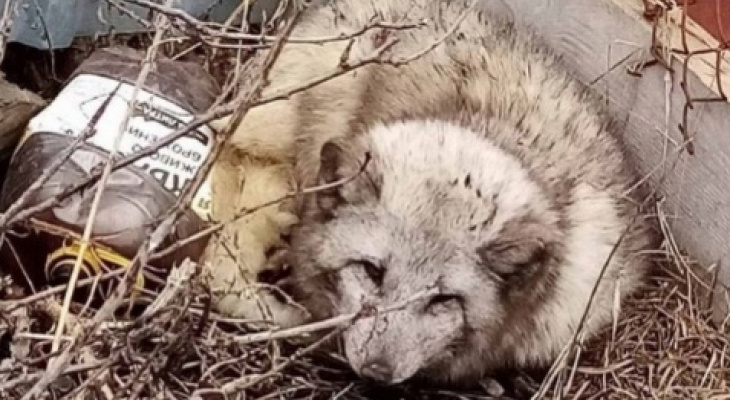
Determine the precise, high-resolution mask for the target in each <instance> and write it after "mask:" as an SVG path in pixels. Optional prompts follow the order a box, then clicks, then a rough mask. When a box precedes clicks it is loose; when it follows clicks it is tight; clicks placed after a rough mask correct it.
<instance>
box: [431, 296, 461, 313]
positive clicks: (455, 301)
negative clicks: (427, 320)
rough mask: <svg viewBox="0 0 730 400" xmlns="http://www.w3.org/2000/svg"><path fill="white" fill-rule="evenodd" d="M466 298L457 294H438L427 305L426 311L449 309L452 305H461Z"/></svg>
mask: <svg viewBox="0 0 730 400" xmlns="http://www.w3.org/2000/svg"><path fill="white" fill-rule="evenodd" d="M463 301H464V298H463V297H461V296H459V295H456V294H437V295H435V296H433V297H431V299H430V300H429V301H428V303H427V304H426V311H431V312H432V311H436V310H437V309H438V308H440V307H444V308H445V307H449V306H451V305H460V304H462V303H463Z"/></svg>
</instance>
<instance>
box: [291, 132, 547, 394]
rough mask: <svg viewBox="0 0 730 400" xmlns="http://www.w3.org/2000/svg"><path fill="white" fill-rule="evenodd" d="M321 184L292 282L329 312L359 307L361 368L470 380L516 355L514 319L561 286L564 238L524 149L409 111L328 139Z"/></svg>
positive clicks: (351, 341)
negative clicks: (515, 150) (511, 150)
mask: <svg viewBox="0 0 730 400" xmlns="http://www.w3.org/2000/svg"><path fill="white" fill-rule="evenodd" d="M366 154H367V156H366ZM368 157H369V158H368ZM366 160H367V164H365V165H364V166H363V163H364V162H365V161H366ZM351 177H353V178H352V179H349V178H351ZM343 181H345V183H342V184H340V185H333V184H334V183H337V182H340V183H341V182H343ZM318 183H319V184H320V185H330V187H329V189H327V190H323V191H319V192H317V193H316V194H314V195H312V196H311V197H310V199H309V201H308V203H307V205H306V206H305V210H304V212H303V219H302V223H301V224H300V225H299V226H297V227H296V228H295V229H294V231H293V234H292V250H291V254H290V256H291V263H292V266H293V268H292V272H293V273H294V275H293V277H292V278H291V279H292V282H295V284H294V285H291V287H292V291H293V292H294V293H296V294H295V298H296V299H298V300H300V301H301V302H302V303H303V304H305V305H306V306H307V307H308V308H309V309H310V310H312V312H313V314H314V315H315V316H317V318H325V317H329V316H333V315H337V314H348V313H360V315H361V316H360V317H358V318H357V319H356V320H355V321H354V323H353V324H352V325H351V326H349V327H348V328H347V329H346V330H345V331H344V333H343V336H342V339H343V343H344V348H345V354H346V356H347V359H348V361H349V363H350V364H351V366H352V368H353V369H354V371H355V372H357V373H358V374H360V375H361V376H363V377H367V378H370V379H373V380H376V381H379V382H381V383H386V384H396V383H399V382H402V381H404V380H407V379H409V378H412V377H415V376H418V375H422V374H425V375H435V376H441V377H443V378H444V379H445V380H447V381H458V380H462V379H463V378H465V377H464V376H463V374H465V373H466V371H473V370H474V369H475V368H478V365H472V364H479V365H489V362H485V361H484V360H488V359H492V360H494V361H493V362H492V364H498V363H500V362H502V361H501V360H503V359H504V358H505V357H507V356H506V355H505V354H509V352H508V350H507V349H506V346H508V345H509V344H507V342H506V340H507V339H505V338H506V336H505V331H506V330H510V329H512V327H511V326H510V325H511V324H513V323H516V322H517V320H515V318H517V319H519V320H520V321H525V320H529V315H531V314H532V313H533V312H534V309H531V308H530V307H538V306H539V304H540V302H541V301H542V300H541V299H543V298H544V297H545V296H548V295H549V289H550V287H549V286H550V285H549V284H548V283H546V282H550V281H551V274H553V273H554V272H553V271H554V268H552V267H553V266H554V265H555V264H556V263H558V262H559V261H558V257H559V256H558V254H559V251H558V250H559V249H558V248H559V243H561V237H560V230H559V229H558V217H557V213H556V212H555V211H553V210H552V207H551V205H550V203H549V202H548V200H547V198H546V196H545V195H544V194H543V192H542V191H541V187H540V186H539V185H538V184H537V183H536V182H535V181H534V180H533V179H532V178H531V177H530V175H529V173H528V171H527V170H526V169H525V168H524V167H523V166H522V165H521V164H520V162H519V161H518V159H516V158H514V157H512V156H511V155H509V154H508V153H506V152H504V151H502V150H500V149H499V148H498V147H496V146H495V145H493V144H491V143H490V142H488V141H487V140H485V139H484V135H483V134H476V133H474V132H472V131H470V130H467V129H465V128H462V127H459V126H456V125H452V124H449V123H444V122H404V123H396V124H392V125H388V126H380V127H376V128H374V129H372V130H371V131H369V132H368V133H367V134H364V135H362V136H359V137H357V138H351V139H349V141H347V142H345V141H341V142H337V141H329V142H327V143H325V144H324V145H323V147H322V150H321V157H320V165H319V172H318ZM525 298H527V299H528V300H525ZM523 308H524V309H523ZM376 309H380V311H376ZM522 326H524V323H523V325H522ZM515 329H517V327H515ZM525 334H529V332H527V333H525ZM476 359H479V360H480V361H479V362H477V363H474V362H473V361H472V360H476Z"/></svg>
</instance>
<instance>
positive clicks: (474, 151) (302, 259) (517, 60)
mask: <svg viewBox="0 0 730 400" xmlns="http://www.w3.org/2000/svg"><path fill="white" fill-rule="evenodd" d="M467 11H469V10H468V9H467V4H466V2H463V1H448V2H446V1H443V2H442V1H434V0H379V1H375V0H334V1H331V2H330V4H329V5H326V6H320V7H311V8H309V9H308V10H307V11H306V12H305V14H304V15H303V16H302V17H301V19H300V21H299V23H298V24H297V26H296V28H295V29H294V31H293V33H292V37H320V38H323V37H330V38H332V37H337V36H338V35H340V34H343V33H344V34H346V33H348V32H355V31H358V30H360V29H361V28H362V27H363V26H364V25H366V24H371V25H372V24H373V21H376V20H379V21H384V22H386V23H387V24H390V25H397V24H399V23H405V22H410V23H418V22H422V23H423V25H422V26H420V27H417V28H414V29H398V30H394V29H389V28H388V27H387V26H386V25H387V24H381V25H380V26H379V27H375V28H372V29H368V30H366V31H365V33H364V34H363V35H361V36H360V37H358V38H357V39H356V40H354V41H350V40H334V41H327V42H325V43H314V44H313V43H309V44H307V43H289V44H287V45H286V46H285V47H284V49H283V51H282V53H281V55H280V56H279V58H278V59H277V61H276V63H275V65H274V67H273V69H272V71H271V74H270V79H271V82H272V84H271V85H270V86H269V87H268V88H267V89H266V90H265V91H264V97H266V96H267V94H270V93H273V92H276V91H277V90H282V88H287V87H295V86H297V85H300V84H302V83H303V82H307V81H311V80H312V79H314V78H316V77H318V76H323V75H325V74H327V73H329V72H330V71H334V70H335V69H336V68H338V66H339V65H340V63H342V62H343V59H349V60H357V59H362V58H363V57H368V56H370V55H372V54H379V53H382V54H381V58H383V59H387V60H404V59H407V58H408V57H411V58H412V59H413V60H412V61H409V62H406V63H398V64H399V65H394V63H393V62H382V63H370V64H368V65H366V66H364V67H362V68H359V69H357V70H356V71H353V72H349V73H346V74H343V75H341V76H339V77H337V78H334V79H332V80H329V81H327V82H326V83H323V84H320V85H317V86H314V87H312V88H310V89H307V90H305V91H303V92H300V93H297V94H294V95H292V96H290V97H289V98H288V99H286V100H282V101H276V102H272V103H269V104H267V105H264V106H261V107H258V108H255V109H252V110H251V111H250V112H249V113H248V114H247V116H246V117H245V118H244V120H243V122H242V124H241V125H240V126H238V127H237V130H236V132H235V134H234V136H233V138H232V141H231V144H232V147H233V148H235V151H238V152H241V154H253V155H255V156H256V157H259V159H261V160H271V161H267V162H268V163H269V164H266V165H267V166H266V167H264V166H263V165H265V164H259V166H258V167H257V166H255V165H254V166H251V165H249V166H248V170H247V171H248V172H246V171H244V172H243V173H240V174H239V173H237V172H232V171H234V170H236V168H239V167H240V165H239V164H237V160H238V159H239V158H236V157H233V156H231V157H230V158H229V159H228V161H226V162H228V164H221V166H220V167H219V169H218V171H217V172H216V174H217V176H218V177H219V178H218V179H219V181H220V182H227V183H225V184H223V185H224V189H223V190H224V192H223V193H225V194H226V195H223V196H222V197H220V196H219V198H218V199H217V201H218V203H217V204H218V208H219V209H220V210H221V212H222V213H229V212H230V210H229V211H226V208H227V207H228V209H230V207H234V206H235V204H234V203H235V202H231V201H229V199H228V198H227V197H226V196H227V195H229V194H230V193H235V192H238V191H240V187H239V186H237V185H238V183H237V182H238V181H242V180H243V179H242V178H243V177H246V176H248V174H250V175H251V176H255V175H257V174H263V175H266V174H264V173H263V172H262V171H263V170H265V168H274V166H276V168H279V169H278V170H277V173H276V174H274V173H272V174H271V178H270V180H267V181H266V182H267V183H266V185H272V187H275V190H277V191H279V192H281V193H284V192H286V191H287V190H291V189H292V188H293V187H294V186H295V185H299V186H301V187H311V186H314V185H318V184H327V183H333V182H335V181H340V180H347V179H348V177H351V178H352V179H350V180H349V181H348V182H346V183H344V184H341V185H333V186H334V187H331V188H330V189H328V190H325V191H320V192H317V193H315V194H312V195H307V196H303V197H302V201H301V202H298V203H297V204H296V207H294V205H293V204H286V205H284V206H282V207H283V208H277V207H271V208H269V209H268V210H264V212H262V213H260V214H258V216H252V220H253V221H255V223H250V224H249V225H246V224H240V225H238V226H232V227H230V228H229V233H230V235H231V236H235V235H238V236H239V237H255V236H256V235H257V234H258V232H257V231H255V230H254V227H255V228H256V229H259V228H260V227H261V226H266V227H265V228H263V231H265V232H266V235H269V236H271V237H270V238H267V239H266V240H268V241H269V242H268V243H275V244H276V243H278V242H279V238H278V234H277V233H287V234H288V233H291V244H290V248H289V249H288V250H287V251H286V253H285V254H286V256H285V257H284V259H285V260H286V262H287V264H288V265H290V272H291V275H290V276H289V277H287V278H286V279H285V280H284V281H283V282H282V283H281V285H280V286H281V287H282V288H285V289H286V291H287V293H288V294H289V295H290V296H291V297H292V298H293V300H295V301H297V302H298V303H299V304H301V305H302V306H304V310H302V309H300V308H297V307H294V306H290V305H284V304H283V303H281V302H278V301H277V300H276V297H275V296H273V295H271V294H269V295H267V296H268V297H267V298H266V299H267V300H266V301H265V304H266V305H267V306H268V308H270V309H271V310H272V313H273V315H274V320H275V321H276V322H278V323H279V324H280V325H293V324H298V323H301V322H303V321H306V320H321V319H324V318H328V317H331V316H334V315H338V314H346V313H356V312H359V311H362V310H363V309H368V308H370V309H372V307H378V308H381V309H388V308H391V309H393V308H394V310H391V312H378V313H375V314H374V315H373V314H369V315H366V316H364V317H362V318H358V319H357V320H356V321H355V322H354V323H353V324H352V325H351V326H350V327H348V328H347V330H345V331H344V332H343V333H342V339H343V342H344V348H345V354H346V357H347V359H348V361H349V363H350V364H351V366H352V368H353V370H354V371H356V372H357V373H358V374H360V375H362V376H363V377H368V378H370V379H374V380H377V381H380V382H383V383H388V384H395V383H399V382H402V381H404V380H407V379H410V378H427V379H429V380H431V381H432V382H439V383H452V384H469V383H473V382H475V381H478V380H479V379H481V378H482V377H483V376H485V374H488V373H490V372H492V371H494V370H496V369H499V368H503V367H525V366H527V367H542V366H546V365H548V364H549V363H550V362H551V361H553V360H554V359H555V357H556V355H557V354H558V353H559V352H560V351H561V350H562V348H563V347H564V346H565V345H566V344H567V343H568V342H569V341H570V340H571V339H572V336H573V334H574V332H575V330H576V329H577V327H578V325H579V323H580V321H581V318H582V316H583V313H584V310H585V308H586V306H587V303H588V300H589V297H590V296H591V292H592V290H593V287H594V284H596V281H597V279H598V278H599V275H600V274H601V271H602V269H603V268H604V264H605V263H606V262H607V260H608V259H609V256H610V254H611V253H612V250H613V248H614V246H615V245H616V244H617V242H618V240H619V238H620V237H621V236H622V234H624V231H626V232H627V233H626V234H625V237H624V239H623V241H622V242H621V244H620V245H619V246H618V247H617V249H616V251H615V254H613V256H612V257H611V258H610V262H608V264H607V267H606V270H605V276H604V277H603V280H602V283H601V284H600V285H599V287H598V289H597V291H596V294H595V298H594V300H593V302H592V304H593V305H592V307H591V310H590V313H589V318H588V319H587V321H586V323H585V325H584V330H585V332H587V333H588V334H589V335H590V334H592V333H595V332H596V331H597V330H598V329H600V328H602V327H604V326H605V325H606V324H608V323H609V322H610V321H611V318H612V307H613V304H614V295H615V294H616V293H618V294H619V296H621V297H622V298H624V297H625V296H628V295H630V294H632V293H634V292H636V291H637V290H638V289H639V288H640V287H641V284H642V282H643V278H644V277H645V274H646V271H647V270H648V268H649V267H650V262H649V260H648V259H647V258H646V257H645V256H644V255H643V254H642V253H643V250H646V249H650V248H651V247H652V246H654V245H655V244H656V236H655V232H654V230H653V227H652V226H651V224H650V222H648V220H647V219H645V218H641V217H639V218H636V221H635V223H634V224H630V222H631V221H632V215H633V213H634V212H635V210H636V204H637V203H638V202H639V201H641V200H643V199H642V198H640V196H639V194H637V192H634V191H631V190H630V189H631V188H632V186H633V185H634V184H635V183H636V181H637V176H636V172H635V171H634V170H633V169H632V167H631V166H630V165H629V161H628V160H627V156H626V155H625V153H624V150H623V149H622V146H621V144H620V142H619V138H618V136H617V129H616V127H615V125H614V124H613V122H612V121H611V119H610V117H609V116H608V115H607V112H606V110H605V109H604V106H603V105H602V103H601V101H600V99H599V98H598V97H597V96H596V95H594V94H593V93H592V92H590V91H589V90H588V89H587V88H586V87H584V86H583V85H581V84H580V83H579V82H578V81H576V80H575V79H574V78H573V77H571V75H570V73H569V72H568V71H567V70H566V69H565V68H564V67H563V66H562V65H561V62H560V60H559V59H558V58H557V57H556V56H555V55H553V53H551V52H550V51H549V50H548V49H547V48H546V47H545V46H544V45H543V44H542V43H541V42H540V41H539V40H538V39H537V38H536V37H535V36H533V35H532V34H531V33H529V32H523V31H520V30H518V29H516V28H515V27H514V26H512V25H511V24H510V23H507V22H503V21H502V20H500V19H499V18H496V17H494V16H490V15H489V14H487V13H486V12H482V11H476V10H470V11H469V12H470V13H469V14H468V15H467V16H466V17H465V18H463V20H462V19H461V17H462V15H463V13H465V12H467ZM444 38H445V39H444ZM434 43H440V44H438V45H436V46H433V44H434ZM428 49H430V50H429V51H427V50H428ZM419 54H421V56H420V57H416V56H415V55H419ZM223 122H225V121H223ZM233 153H234V152H232V153H231V154H233ZM244 158H245V157H244ZM242 159H243V158H242ZM226 174H228V175H229V176H233V177H234V178H230V179H228V180H225V179H226V178H221V177H224V176H226ZM214 179H215V178H214ZM290 179H291V181H290ZM292 182H293V183H292ZM254 184H256V183H254ZM258 184H259V185H264V183H263V182H260V183H258ZM243 190H244V191H245V187H244V189H243ZM251 190H253V191H255V190H261V189H260V188H256V187H254V189H251ZM272 190H274V189H272ZM226 202H228V203H226ZM267 224H268V225H267ZM251 240H253V239H251ZM266 250H267V249H266V245H264V244H259V245H258V247H249V248H248V251H249V252H250V254H249V255H248V257H249V258H248V261H249V262H251V263H249V265H248V267H246V268H243V271H244V272H240V274H239V275H238V278H236V279H238V281H237V282H241V281H242V280H241V279H242V278H241V277H242V276H244V275H245V276H248V277H254V276H255V275H256V274H257V273H258V272H260V271H261V270H262V269H263V268H264V266H265V265H267V262H266V257H265V256H264V254H265V252H266ZM213 253H215V252H213ZM254 253H255V254H254ZM252 260H253V261H252ZM240 263H241V261H239V265H240ZM234 264H235V262H234V261H231V262H229V264H228V265H226V266H220V265H218V264H214V268H217V269H220V270H221V271H224V270H225V271H230V270H233V269H235V265H234ZM221 265H222V264H221ZM231 265H233V266H231ZM232 268H233V269H232ZM247 274H248V275H247ZM229 275H231V276H233V275H236V274H233V273H230V274H229ZM229 278H230V276H229ZM236 279H234V281H236ZM617 288H618V290H617ZM221 304H223V306H222V308H223V309H226V310H227V311H228V312H230V313H234V314H238V315H246V316H258V315H260V314H259V313H260V309H259V308H258V307H256V306H253V305H252V303H251V301H249V300H245V299H244V298H243V297H242V296H236V295H230V296H229V297H228V298H227V299H224V300H223V301H222V302H221ZM305 311H306V312H305Z"/></svg>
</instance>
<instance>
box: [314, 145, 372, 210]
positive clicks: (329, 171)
mask: <svg viewBox="0 0 730 400" xmlns="http://www.w3.org/2000/svg"><path fill="white" fill-rule="evenodd" d="M353 153H355V152H349V151H346V150H345V148H344V147H343V146H341V145H340V144H338V143H336V142H335V141H333V140H330V141H328V142H326V143H325V144H324V145H323V146H322V149H321V150H320V156H319V157H320V162H319V172H318V174H317V186H319V187H323V186H328V187H327V188H323V189H318V190H317V191H316V192H315V198H316V205H317V208H318V211H319V213H320V215H321V216H323V217H325V218H331V217H332V216H333V215H334V212H335V211H336V210H337V208H339V207H340V206H342V205H343V204H346V203H356V202H360V201H364V200H366V199H369V198H372V197H373V196H377V193H378V192H379V191H378V190H377V184H376V183H375V182H374V181H373V180H372V177H373V176H374V171H373V169H372V168H369V167H370V152H369V151H367V150H364V151H362V152H360V153H361V154H353ZM358 156H359V157H358ZM363 163H366V165H363Z"/></svg>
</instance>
